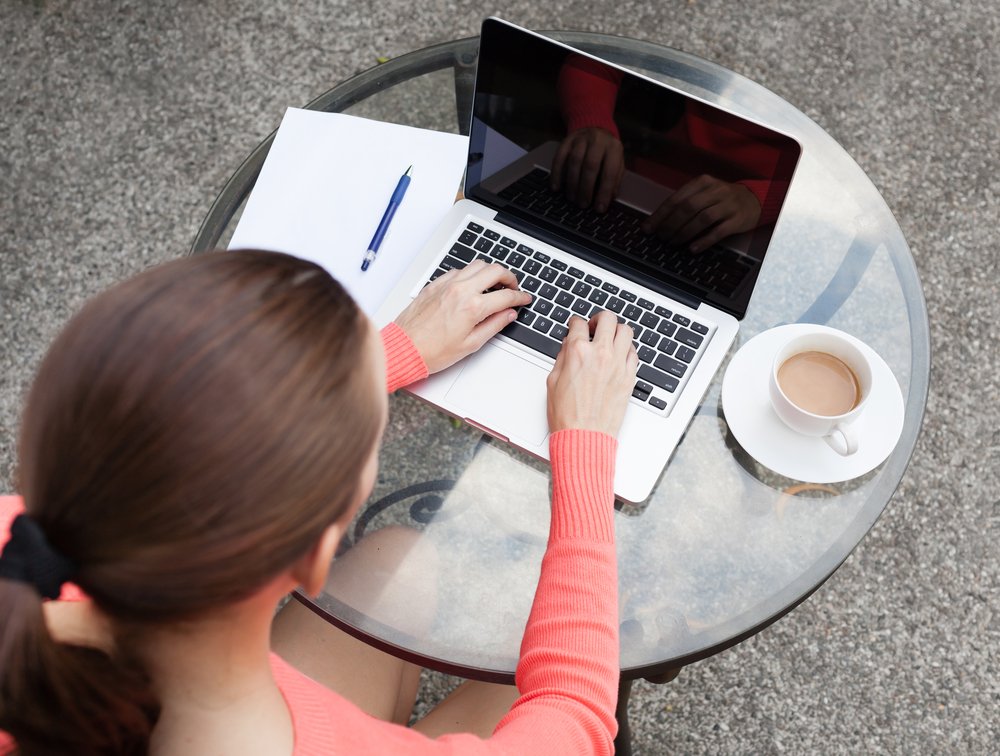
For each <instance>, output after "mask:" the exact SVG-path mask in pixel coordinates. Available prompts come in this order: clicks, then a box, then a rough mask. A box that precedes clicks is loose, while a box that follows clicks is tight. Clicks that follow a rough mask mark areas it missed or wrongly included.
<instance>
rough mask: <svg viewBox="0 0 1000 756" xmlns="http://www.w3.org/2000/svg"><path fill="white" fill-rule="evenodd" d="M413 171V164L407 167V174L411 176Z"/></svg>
mask: <svg viewBox="0 0 1000 756" xmlns="http://www.w3.org/2000/svg"><path fill="white" fill-rule="evenodd" d="M411 173H413V166H412V165H411V166H410V167H409V168H407V169H406V174H405V175H407V176H409V175H410V174H411Z"/></svg>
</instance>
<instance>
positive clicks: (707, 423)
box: [192, 32, 930, 682]
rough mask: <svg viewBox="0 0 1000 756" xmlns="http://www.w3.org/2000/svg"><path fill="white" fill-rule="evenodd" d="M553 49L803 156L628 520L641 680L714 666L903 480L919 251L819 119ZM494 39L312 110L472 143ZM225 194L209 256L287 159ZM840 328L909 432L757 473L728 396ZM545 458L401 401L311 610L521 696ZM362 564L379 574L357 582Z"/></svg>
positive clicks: (205, 231) (631, 622)
mask: <svg viewBox="0 0 1000 756" xmlns="http://www.w3.org/2000/svg"><path fill="white" fill-rule="evenodd" d="M550 34H551V36H553V37H555V38H557V39H559V40H561V41H563V42H566V43H568V44H571V45H573V46H574V47H578V48H580V49H583V50H585V51H587V52H591V53H593V54H595V55H598V56H600V57H603V58H606V59H608V60H611V61H613V62H615V63H618V64H621V65H624V66H628V67H630V68H633V69H635V70H638V71H639V72H640V73H643V74H645V75H647V76H650V77H652V78H655V79H658V80H661V81H664V82H666V83H668V84H670V85H672V86H674V87H676V88H678V89H681V90H683V91H686V92H689V93H691V94H694V95H696V96H698V97H700V98H702V99H704V100H706V101H708V102H711V103H714V104H718V105H721V106H722V107H724V108H726V109H728V110H731V111H734V112H737V113H740V114H742V115H745V116H748V117H750V118H752V119H754V120H757V121H759V122H762V123H765V124H767V125H769V126H771V127H773V128H775V129H777V130H779V131H782V132H784V133H786V134H789V135H791V136H793V137H794V138H795V139H797V140H798V141H799V143H800V144H801V145H802V147H803V155H802V158H801V160H800V163H799V167H798V169H797V173H796V176H795V179H794V181H793V183H792V187H791V190H790V193H789V195H788V198H787V200H786V204H785V207H784V209H783V211H782V219H781V222H780V223H779V225H778V228H777V230H776V233H775V235H774V237H773V239H772V242H771V246H770V247H769V250H768V256H767V263H766V264H765V266H764V268H763V270H762V273H761V275H760V279H759V282H758V285H757V289H756V291H755V293H754V297H753V300H752V301H751V304H750V308H749V311H748V312H747V315H746V318H745V319H744V320H743V321H742V323H741V326H740V333H739V336H738V337H737V340H736V343H735V344H734V346H733V349H732V352H731V353H730V356H729V358H727V364H724V365H723V368H722V369H721V370H720V371H719V373H718V375H717V376H716V379H715V381H714V382H713V384H712V386H711V387H710V389H709V390H708V392H707V394H706V395H705V397H704V399H703V401H702V403H701V406H700V409H699V411H698V413H697V414H696V416H695V418H694V420H693V421H692V423H691V425H690V427H689V428H688V431H687V434H686V436H685V437H684V439H683V441H682V442H681V444H680V445H679V447H678V448H677V450H676V452H675V453H674V456H673V458H672V459H671V461H670V463H669V464H668V465H667V467H666V469H665V471H664V473H663V475H662V477H661V478H660V481H659V483H658V485H657V487H656V488H655V490H654V492H653V494H652V496H651V497H650V498H649V499H648V500H647V501H645V502H643V503H642V504H640V505H632V504H620V505H619V506H618V510H617V515H616V532H617V540H618V560H619V562H618V569H619V591H620V619H621V665H622V674H623V677H625V678H637V677H650V676H657V675H661V674H663V673H666V672H668V671H670V670H674V669H677V668H679V667H681V666H683V665H685V664H688V663H690V662H693V661H696V660H698V659H701V658H705V657H707V656H710V655H712V654H715V653H717V652H719V651H720V650H722V649H725V648H728V647H729V646H732V645H734V644H735V643H738V642H739V641H741V640H743V639H745V638H747V637H749V636H751V635H753V634H754V633H756V632H758V631H759V630H761V629H762V628H764V627H766V626H767V625H768V624H770V623H771V622H774V621H775V620H777V619H779V618H780V617H781V616H783V615H784V614H786V613H787V612H789V611H790V610H791V609H793V608H794V607H795V606H796V605H797V604H798V603H800V602H801V601H802V600H804V599H805V598H806V597H807V596H809V594H810V593H812V592H813V591H814V590H816V588H818V587H819V586H820V585H821V584H822V583H823V582H824V581H825V580H826V579H827V578H828V577H829V576H830V575H831V574H832V573H833V572H834V571H835V570H836V569H837V567H838V566H839V565H840V564H841V563H842V562H843V561H844V560H845V559H846V558H847V557H848V555H849V554H850V553H851V551H852V550H853V549H854V547H855V546H857V545H858V543H859V542H860V541H861V539H862V538H864V536H865V534H866V533H867V532H868V530H869V529H870V528H871V527H872V525H873V524H874V523H875V521H876V520H877V519H878V517H879V515H880V514H881V513H882V511H883V509H884V508H885V507H886V505H887V503H888V502H889V499H890V498H891V496H892V494H893V492H894V491H895V489H896V487H897V485H898V484H899V482H900V480H901V478H902V476H903V473H904V471H905V469H906V465H907V463H908V461H909V459H910V455H911V453H912V451H913V447H914V444H915V442H916V439H917V435H918V433H919V429H920V423H921V419H922V416H923V412H924V406H925V402H926V397H927V388H928V379H929V363H930V345H929V335H928V323H927V313H926V308H925V305H924V299H923V295H922V291H921V287H920V281H919V279H918V276H917V272H916V268H915V265H914V262H913V259H912V257H911V255H910V252H909V248H908V247H907V244H906V241H905V239H904V238H903V235H902V233H901V231H900V229H899V226H898V224H897V223H896V221H895V219H894V218H893V215H892V213H891V212H890V210H889V209H888V207H887V206H886V204H885V202H884V201H883V199H882V197H881V196H880V195H879V193H878V191H877V190H876V188H875V187H874V186H873V184H872V183H871V181H870V180H869V179H868V178H867V176H866V175H865V174H864V172H863V171H862V170H861V169H860V168H859V166H858V165H857V164H856V163H855V162H854V161H853V160H852V159H851V158H850V157H849V156H848V155H847V153H846V152H845V151H844V150H843V149H842V148H841V147H840V146H839V145H838V144H837V142H836V141H834V140H833V139H832V138H831V137H830V136H829V135H828V134H826V133H825V132H824V131H823V130H822V129H821V128H820V127H819V126H818V125H816V124H815V123H814V122H813V121H811V120H810V119H809V118H808V117H807V116H805V115H804V114H803V113H801V112H800V111H798V110H797V109H796V108H794V107H793V106H792V105H790V104H789V103H787V102H785V101H784V100H782V99H781V98H780V97H778V96H776V95H775V94H773V93H772V92H770V91H768V90H767V89H765V88H763V87H761V86H759V85H758V84H755V83H754V82H752V81H750V80H748V79H746V78H744V77H742V76H739V75H738V74H735V73H733V72H731V71H728V70H726V69H724V68H722V67H720V66H718V65H715V64H712V63H710V62H708V61H705V60H701V59H699V58H696V57H694V56H691V55H687V54H685V53H682V52H679V51H677V50H673V49H669V48H666V47H662V46H658V45H654V44H651V43H647V42H641V41H638V40H632V39H625V38H620V37H612V36H607V35H599V34H589V33H565V32H551V33H550ZM477 42H478V40H477V38H470V39H464V40H458V41H455V42H450V43H446V44H442V45H438V46H436V47H431V48H427V49H425V50H420V51H417V52H414V53H410V54H408V55H404V56H402V57H400V58H397V59H395V60H391V61H389V62H388V63H384V64H382V65H380V66H378V67H377V68H374V69H372V70H370V71H366V72H364V73H362V74H359V75H358V76H355V77H354V78H352V79H350V80H348V81H346V82H344V83H342V84H340V85H338V86H336V87H334V88H333V89H331V90H330V91H329V92H326V93H325V94H323V95H322V96H320V97H318V98H317V99H316V100H314V101H313V102H312V103H310V104H309V106H308V107H309V108H312V109H316V110H323V111H330V112H346V113H350V114H353V115H358V116H364V117H367V118H373V119H378V120H383V121H392V122H396V123H405V124H408V125H412V126H419V127H425V128H433V129H439V130H448V131H463V132H466V133H467V124H468V121H469V113H470V109H471V101H472V100H471V98H472V87H473V82H474V74H475V64H476V48H477ZM272 138H273V134H272V135H271V137H268V138H267V139H266V140H264V142H262V143H261V144H260V145H259V146H258V147H257V149H256V150H254V152H253V153H251V155H250V156H249V157H248V158H247V160H246V161H245V162H244V164H243V165H242V166H241V167H240V168H239V169H238V170H237V171H236V173H235V174H234V175H233V177H232V179H230V181H229V182H228V183H227V185H226V186H225V188H224V189H223V191H222V192H221V193H220V195H219V197H218V198H217V200H216V202H215V204H214V205H213V207H212V209H211V211H210V212H209V214H208V216H207V217H206V219H205V222H204V224H203V225H202V228H201V230H200V231H199V234H198V236H197V238H196V240H195V242H194V245H193V247H192V252H193V253H197V252H202V251H205V250H207V249H212V248H215V247H219V246H225V244H226V243H227V241H228V239H229V237H230V235H231V234H232V231H233V229H234V228H235V225H236V222H237V220H238V218H239V213H240V210H241V207H242V203H243V202H244V201H245V200H246V197H247V196H248V195H249V192H250V190H251V189H252V187H253V183H254V180H255V179H256V176H257V174H258V172H259V171H260V167H261V165H262V164H263V160H264V158H265V156H266V154H267V150H268V148H269V146H270V143H271V139H272ZM793 323H819V324H825V325H829V326H832V327H835V328H839V329H841V330H844V331H847V332H848V333H850V334H852V335H854V336H855V337H857V338H858V339H860V340H862V341H863V342H865V343H866V344H868V345H869V346H870V347H871V348H872V349H874V350H875V352H877V354H878V355H879V356H880V357H881V358H882V359H883V360H884V361H885V363H886V365H887V366H888V368H889V369H890V370H891V371H892V373H893V375H894V377H895V378H896V381H897V382H898V384H899V387H900V389H901V391H902V397H903V419H902V426H903V427H902V433H901V436H900V439H899V441H898V443H897V444H896V446H895V447H894V449H893V451H892V452H891V454H890V455H889V457H888V459H886V460H885V461H884V462H883V463H882V464H880V465H879V466H878V467H876V468H875V469H874V470H871V471H870V472H867V473H866V474H864V475H861V476H860V477H857V478H854V479H852V480H850V481H848V482H846V483H837V484H832V485H810V484H804V483H801V482H800V481H797V480H795V479H793V478H788V477H783V476H782V475H779V474H777V473H775V472H773V471H771V470H769V469H768V468H766V467H764V466H763V465H761V464H759V463H757V462H756V461H755V460H754V459H753V458H752V457H751V456H750V454H749V453H748V452H747V451H745V450H744V449H743V447H741V445H740V444H739V442H737V440H736V438H735V436H734V435H733V433H732V432H731V431H730V428H729V425H728V424H727V421H726V414H725V412H724V410H723V406H722V385H723V380H724V376H725V374H726V370H727V367H728V363H730V361H731V358H732V356H733V354H736V353H737V351H738V350H739V349H740V347H742V346H743V345H744V344H746V343H747V342H748V341H750V340H751V339H752V338H753V337H754V336H756V335H758V334H761V333H763V332H765V331H768V330H769V329H771V328H773V327H775V326H779V325H784V324H793ZM548 506H549V475H548V470H547V468H546V465H545V464H543V463H540V462H538V461H537V460H534V459H531V458H529V457H527V456H525V455H522V454H520V453H518V452H517V451H515V450H513V449H511V448H509V447H507V446H506V445H504V444H502V443H499V442H496V441H493V440H491V439H489V438H487V437H484V436H483V435H482V434H481V433H480V432H478V431H476V430H475V429H473V428H471V427H469V426H465V425H461V424H456V423H455V422H454V421H452V420H450V419H449V418H448V417H446V416H444V415H442V414H440V413H438V412H437V411H435V410H433V409H430V408H429V407H427V406H426V405H424V404H423V403H421V402H419V401H417V400H416V399H414V398H412V397H411V396H409V395H407V394H405V393H403V392H400V393H399V394H397V395H396V396H394V397H392V399H391V408H390V424H389V427H388V429H387V431H386V436H385V441H384V446H383V450H382V455H381V466H380V473H379V477H378V480H377V482H376V486H375V490H374V492H373V494H372V497H371V499H370V500H369V501H368V502H367V503H366V505H364V506H363V507H362V510H361V513H360V514H359V515H358V517H357V519H356V520H355V522H354V523H353V525H352V530H351V531H350V532H349V533H348V535H347V537H346V538H345V541H344V544H343V545H342V549H341V555H340V556H339V557H338V560H337V561H336V562H335V563H334V568H333V570H332V571H331V579H330V582H329V584H328V586H327V589H326V591H325V592H324V593H323V594H322V595H320V596H319V597H318V598H316V599H315V600H310V599H308V598H307V597H304V596H299V598H300V600H302V601H305V602H307V603H309V604H310V605H311V606H312V608H313V609H314V610H315V611H317V612H318V613H320V614H321V615H323V616H324V617H326V618H327V619H328V620H329V621H331V622H333V623H335V624H337V625H338V626H340V627H342V628H344V629H346V630H347V631H348V632H351V633H352V634H355V635H357V636H359V637H361V638H363V639H365V640H367V641H368V642H370V643H372V644H373V645H376V646H379V647H381V648H383V649H386V650H389V651H391V652H393V653H396V654H397V655H400V656H403V657H404V658H408V659H411V660H413V661H417V662H420V663H422V664H425V665H426V666H429V667H432V668H435V669H438V670H440V671H443V672H452V673H456V674H460V675H462V676H465V677H470V678H478V679H485V680H493V681H500V682H509V681H511V680H512V679H513V672H514V669H515V667H516V664H517V658H518V650H519V645H520V640H521V635H522V632H523V630H524V624H525V621H526V619H527V616H528V611H529V609H530V606H531V601H532V597H533V594H534V588H535V584H536V582H537V577H538V569H539V566H540V562H541V558H542V554H543V552H544V549H545V543H546V534H547V529H548V516H549V514H548ZM358 567H360V568H361V569H362V570H364V571H365V572H367V573H369V574H371V575H373V576H374V577H375V578H377V579H375V580H372V581H371V585H373V586H377V588H371V589H369V588H368V581H364V583H365V585H364V586H363V587H362V586H361V585H359V583H358V582H357V581H356V580H354V579H350V578H348V577H347V576H348V575H349V574H354V575H356V574H357V568H358Z"/></svg>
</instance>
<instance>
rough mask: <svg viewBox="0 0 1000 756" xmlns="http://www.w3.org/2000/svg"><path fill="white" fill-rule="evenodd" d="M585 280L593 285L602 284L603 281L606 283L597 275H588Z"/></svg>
mask: <svg viewBox="0 0 1000 756" xmlns="http://www.w3.org/2000/svg"><path fill="white" fill-rule="evenodd" d="M583 280H584V281H586V282H587V283H589V284H590V285H591V286H600V285H601V284H602V283H604V282H603V281H602V280H601V279H600V278H598V277H597V276H587V277H586V278H584V279H583Z"/></svg>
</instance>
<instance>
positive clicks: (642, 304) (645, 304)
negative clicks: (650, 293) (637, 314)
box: [638, 299, 653, 310]
mask: <svg viewBox="0 0 1000 756" xmlns="http://www.w3.org/2000/svg"><path fill="white" fill-rule="evenodd" d="M638 305H639V306H640V307H641V308H642V309H644V310H652V309H653V303H652V302H650V301H649V300H648V299H640V300H639V302H638Z"/></svg>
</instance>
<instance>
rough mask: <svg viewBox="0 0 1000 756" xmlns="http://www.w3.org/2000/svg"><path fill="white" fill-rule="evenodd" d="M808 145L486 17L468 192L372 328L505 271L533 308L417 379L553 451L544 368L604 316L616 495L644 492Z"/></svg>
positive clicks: (761, 255)
mask: <svg viewBox="0 0 1000 756" xmlns="http://www.w3.org/2000/svg"><path fill="white" fill-rule="evenodd" d="M581 145H582V146H581ZM592 145H596V146H595V147H594V149H596V150H597V151H596V152H595V153H593V154H591V156H590V157H591V160H590V162H588V152H587V150H588V149H590V148H591V146H592ZM800 153H801V148H800V146H799V145H798V143H797V142H796V141H795V140H794V139H792V138H790V137H788V136H786V135H784V134H780V133H778V132H775V131H773V130H771V129H769V128H767V127H765V126H763V125H761V124H758V123H755V122H753V121H749V120H747V119H745V118H743V117H741V116H738V115H736V114H733V113H730V112H727V111H724V110H721V109H719V108H717V107H714V106H712V105H710V104H709V103H706V102H704V101H702V100H699V99H697V98H694V97H692V96H690V95H688V94H685V93H683V92H680V91H678V90H676V89H674V88H672V87H669V86H666V85H664V84H661V83H659V82H656V81H654V80H652V79H649V78H646V77H644V76H641V75H639V74H636V73H633V72H630V71H628V70H626V69H624V68H621V67H618V66H616V65H613V64H611V63H608V62H606V61H602V60H600V59H598V58H596V57H594V56H591V55H589V54H588V53H585V52H582V51H579V50H576V49H574V48H572V47H569V46H567V45H564V44H562V43H559V42H556V41H554V40H552V39H549V38H547V37H545V36H543V35H540V34H537V33H534V32H531V31H528V30H526V29H522V28H520V27H518V26H515V25H513V24H510V23H508V22H506V21H503V20H500V19H497V18H489V19H486V20H485V21H484V22H483V26H482V34H481V38H480V47H479V61H478V67H477V71H476V88H475V99H474V105H473V112H472V123H471V128H470V138H469V148H468V165H467V169H466V176H465V185H464V199H461V200H459V201H458V202H457V203H456V204H455V205H454V206H453V207H452V210H451V211H450V212H449V214H448V215H447V216H446V218H445V219H444V220H443V221H442V223H441V224H440V225H439V226H438V227H437V230H436V231H435V232H434V233H433V234H432V236H431V238H430V239H429V240H428V241H427V243H426V244H425V245H424V246H423V247H422V249H421V250H420V252H419V253H418V254H417V256H416V258H415V259H414V261H413V263H412V265H410V267H409V268H408V270H407V271H406V273H405V274H404V275H403V276H402V278H401V280H400V283H399V284H398V285H397V286H396V287H395V288H394V289H393V291H392V292H391V293H390V295H389V296H388V298H387V299H386V301H385V302H384V304H383V305H382V307H381V308H380V309H379V310H378V312H377V313H376V316H375V320H376V322H377V324H378V325H380V326H382V325H384V324H385V323H388V322H389V321H391V320H393V319H394V318H395V317H396V315H398V314H399V312H400V311H401V310H403V308H405V307H406V305H407V304H409V302H410V301H411V300H412V299H413V298H414V297H415V296H416V295H417V294H418V293H419V292H420V290H421V288H422V287H423V286H425V285H426V284H427V283H428V282H429V281H431V280H433V279H434V278H436V277H437V276H440V275H443V274H444V273H445V272H446V271H448V270H451V269H453V268H461V267H464V266H465V265H467V264H468V263H470V262H471V261H473V260H475V259H483V260H486V261H490V262H495V263H499V264H501V265H505V266H507V267H508V268H509V269H511V270H512V271H513V272H514V274H515V275H516V276H517V278H518V280H519V283H520V286H521V288H522V289H525V290H527V291H529V292H530V293H531V294H532V295H533V297H534V299H533V301H532V303H531V304H530V305H528V306H525V307H522V308H521V309H520V310H519V312H518V316H517V319H516V321H515V322H513V323H511V324H510V325H509V326H508V327H507V328H506V329H504V331H502V332H501V333H500V334H499V335H498V336H496V337H495V338H493V339H492V340H491V341H490V342H489V343H488V344H487V345H486V346H485V347H484V348H483V349H481V350H480V351H479V352H477V353H475V354H473V355H471V356H469V357H468V358H466V359H464V360H462V361H461V362H460V363H458V364H456V365H454V366H452V367H451V368H449V369H447V370H445V371H443V372H441V373H438V374H436V375H433V376H431V377H430V378H428V379H426V380H424V381H421V382H419V383H417V384H415V385H413V386H411V387H409V389H408V390H409V391H410V392H411V393H412V394H414V395H415V396H417V397H419V398H421V399H423V400H426V401H427V402H429V403H431V404H433V405H434V406H436V407H438V408H440V409H441V410H443V411H445V412H447V413H448V414H450V415H453V416H454V417H457V418H460V419H462V420H464V421H465V422H466V423H469V424H470V425H472V426H474V427H476V428H478V429H481V430H482V431H484V432H485V433H487V434H489V435H491V436H493V437H496V438H498V439H501V440H503V441H506V442H508V443H510V444H512V445H514V446H516V447H517V448H519V449H521V450H523V451H525V452H527V453H528V454H531V455H533V456H536V457H538V458H541V459H547V458H548V433H549V432H548V425H547V419H546V386H545V379H546V377H547V375H548V373H549V372H550V370H551V368H552V364H553V362H554V360H555V357H556V355H557V354H558V352H559V349H560V346H561V340H562V338H563V337H564V336H565V335H566V332H567V323H568V320H569V318H571V317H573V316H574V315H577V316H580V317H583V318H590V317H591V316H592V315H593V314H595V313H596V312H597V311H599V310H609V311H611V312H613V313H615V314H616V315H617V317H618V318H619V320H620V321H621V322H622V323H626V324H628V325H629V326H630V327H631V328H632V330H633V332H634V342H635V345H636V350H637V352H638V354H639V368H638V372H637V375H636V381H635V386H634V390H633V392H632V397H631V399H630V401H629V405H628V408H627V410H626V414H625V419H624V422H623V424H622V428H621V431H620V434H619V446H618V457H617V464H616V476H615V485H614V488H615V495H616V496H617V497H618V498H620V499H623V500H624V501H627V502H631V503H639V502H642V501H645V500H646V499H647V498H648V497H649V495H650V493H651V492H652V490H653V488H654V487H655V485H656V482H657V480H658V479H659V477H660V475H661V474H662V472H663V470H664V468H665V467H666V465H667V463H668V461H669V459H670V457H671V455H672V453H673V451H674V449H675V448H676V447H677V445H678V443H679V442H680V440H681V439H682V437H683V435H684V432H685V430H686V429H687V426H688V424H689V423H690V421H691V419H692V417H693V416H694V414H695V412H696V411H697V409H698V405H699V404H700V403H701V401H702V398H703V397H704V394H705V392H706V390H707V389H708V387H709V385H710V384H711V382H712V379H713V377H714V376H715V374H716V372H717V371H718V369H719V367H720V366H721V364H722V362H723V360H724V358H725V356H726V354H727V353H728V350H729V348H730V346H731V345H732V343H733V341H734V339H735V338H736V333H737V330H738V327H739V321H740V320H741V319H742V318H743V316H744V315H745V313H746V309H747V306H748V304H749V302H750V297H751V295H752V293H753V289H754V285H755V283H756V281H757V277H758V274H759V272H760V268H761V265H762V263H763V262H764V259H765V256H766V252H767V248H768V245H769V243H770V241H771V237H772V235H773V233H774V230H775V226H776V224H777V223H778V219H779V217H780V211H781V206H782V204H783V202H784V200H785V197H786V195H787V192H788V189H789V186H790V183H791V180H792V175H793V173H794V171H795V166H796V164H797V162H798V159H799V155H800ZM594 155H596V156H597V157H598V158H600V159H598V160H595V159H593V158H594ZM594 166H596V170H594ZM588 169H590V172H588ZM556 186H558V188H555V187H556ZM598 196H603V197H605V198H611V201H610V202H609V204H608V205H607V206H606V207H598V206H597V202H595V199H596V198H597V197H598ZM647 226H651V227H652V228H651V229H650V228H649V227H647ZM698 247H701V249H697V248H698ZM693 250H696V251H693Z"/></svg>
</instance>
